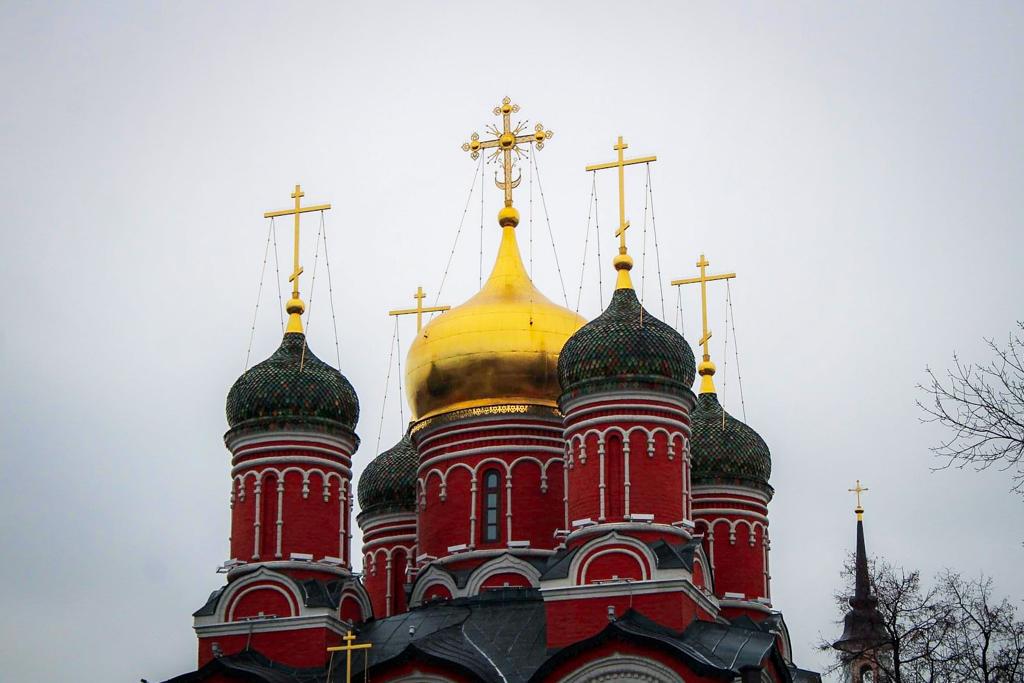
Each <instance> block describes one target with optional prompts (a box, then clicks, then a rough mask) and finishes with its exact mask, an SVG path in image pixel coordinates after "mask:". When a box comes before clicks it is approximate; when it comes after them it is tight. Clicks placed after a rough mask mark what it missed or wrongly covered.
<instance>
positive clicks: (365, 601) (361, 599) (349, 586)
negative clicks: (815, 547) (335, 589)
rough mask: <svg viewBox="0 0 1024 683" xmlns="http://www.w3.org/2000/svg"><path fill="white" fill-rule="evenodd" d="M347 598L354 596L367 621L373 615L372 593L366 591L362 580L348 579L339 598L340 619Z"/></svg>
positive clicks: (338, 615)
mask: <svg viewBox="0 0 1024 683" xmlns="http://www.w3.org/2000/svg"><path fill="white" fill-rule="evenodd" d="M345 598H352V599H353V600H355V601H356V603H358V605H359V611H360V612H361V613H362V618H363V620H364V621H365V620H366V619H369V618H370V617H371V616H372V615H373V605H372V604H371V603H370V594H369V593H367V592H366V586H364V585H363V584H362V582H360V581H355V580H353V581H348V582H346V583H345V587H344V588H343V589H342V591H341V596H340V597H339V598H338V614H337V617H338V619H341V607H342V604H343V603H344V602H345Z"/></svg>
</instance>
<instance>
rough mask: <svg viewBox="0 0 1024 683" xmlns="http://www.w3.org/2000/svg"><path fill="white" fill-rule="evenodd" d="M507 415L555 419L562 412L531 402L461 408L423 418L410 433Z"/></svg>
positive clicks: (560, 415) (559, 416)
mask: <svg viewBox="0 0 1024 683" xmlns="http://www.w3.org/2000/svg"><path fill="white" fill-rule="evenodd" d="M507 415H531V416H536V417H542V418H550V419H557V420H561V419H562V413H560V412H559V411H558V409H557V408H555V407H552V406H543V405H536V404H532V403H509V404H505V405H494V406H478V407H476V408H463V409H461V410H453V411H452V412H450V413H442V414H441V415H435V416H433V417H428V418H424V419H422V420H420V421H418V422H417V423H416V424H414V425H413V426H412V430H411V433H412V434H413V435H416V434H419V433H420V432H422V431H423V430H425V429H432V428H436V427H442V426H445V425H449V424H454V423H459V422H463V421H468V420H473V419H477V418H481V417H503V416H507Z"/></svg>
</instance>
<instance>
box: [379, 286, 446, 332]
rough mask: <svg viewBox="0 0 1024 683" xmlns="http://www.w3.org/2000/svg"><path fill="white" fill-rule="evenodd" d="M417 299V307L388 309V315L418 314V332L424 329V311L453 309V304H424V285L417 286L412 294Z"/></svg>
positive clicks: (432, 311) (434, 311)
mask: <svg viewBox="0 0 1024 683" xmlns="http://www.w3.org/2000/svg"><path fill="white" fill-rule="evenodd" d="M412 296H413V298H414V299H416V308H403V309H399V310H396V311H388V315H395V316H398V315H412V314H413V313H415V314H416V332H417V334H418V333H419V332H420V330H422V329H423V314H424V313H437V312H443V311H447V310H449V309H451V306H427V307H424V306H423V299H425V298H426V296H427V295H426V294H425V293H424V291H423V288H422V287H417V288H416V293H415V294H413V295H412Z"/></svg>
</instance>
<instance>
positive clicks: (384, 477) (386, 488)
mask: <svg viewBox="0 0 1024 683" xmlns="http://www.w3.org/2000/svg"><path fill="white" fill-rule="evenodd" d="M418 465H419V456H417V454H416V447H415V446H414V445H413V443H412V440H411V439H410V438H409V434H408V433H406V435H405V436H403V437H402V439H401V441H399V442H398V443H396V444H395V445H394V446H392V447H391V448H389V449H388V450H386V451H384V452H383V453H381V454H380V455H378V456H377V457H376V458H374V459H373V460H371V461H370V464H368V465H367V466H366V469H365V470H363V474H362V475H361V476H360V477H359V485H358V486H357V487H356V495H357V496H358V497H359V509H360V511H361V512H360V513H359V514H360V516H362V515H366V514H375V513H381V512H413V511H415V510H416V469H417V466H418Z"/></svg>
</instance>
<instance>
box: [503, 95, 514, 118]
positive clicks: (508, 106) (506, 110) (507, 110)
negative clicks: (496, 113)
mask: <svg viewBox="0 0 1024 683" xmlns="http://www.w3.org/2000/svg"><path fill="white" fill-rule="evenodd" d="M501 113H502V114H511V113H512V103H511V102H510V101H509V99H508V98H507V97H506V98H505V99H504V101H502V103H501Z"/></svg>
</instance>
